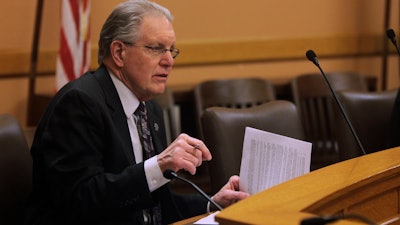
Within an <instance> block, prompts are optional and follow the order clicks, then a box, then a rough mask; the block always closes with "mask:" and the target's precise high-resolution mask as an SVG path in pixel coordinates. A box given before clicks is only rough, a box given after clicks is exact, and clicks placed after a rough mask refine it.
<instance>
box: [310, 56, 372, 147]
mask: <svg viewBox="0 0 400 225" xmlns="http://www.w3.org/2000/svg"><path fill="white" fill-rule="evenodd" d="M306 56H307V58H308V60H310V61H311V62H313V63H314V64H315V65H316V66H317V67H318V69H319V71H321V74H322V76H323V77H324V79H325V81H326V83H327V84H328V87H329V90H330V91H331V93H332V95H333V98H334V99H335V101H336V103H337V105H338V106H339V109H340V112H341V113H342V115H343V116H344V119H345V121H346V123H347V125H348V126H349V128H350V131H351V133H352V134H353V136H354V139H355V140H356V142H357V144H358V147H359V148H360V149H361V151H362V153H363V154H364V155H366V154H367V153H366V152H365V149H364V147H363V145H362V144H361V141H360V139H359V138H358V136H357V133H356V131H355V130H354V127H353V125H352V124H351V122H350V119H349V117H348V116H347V114H346V112H345V110H344V108H343V106H342V103H341V102H340V101H339V98H338V97H337V95H336V93H335V91H334V90H333V88H332V85H331V83H330V82H329V79H328V77H327V76H326V74H325V72H324V71H323V70H322V68H321V66H320V65H319V62H318V58H317V55H316V54H315V52H314V51H313V50H308V51H307V52H306Z"/></svg>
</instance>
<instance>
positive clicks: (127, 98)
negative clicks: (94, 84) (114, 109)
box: [108, 71, 139, 118]
mask: <svg viewBox="0 0 400 225" xmlns="http://www.w3.org/2000/svg"><path fill="white" fill-rule="evenodd" d="M108 72H109V73H110V76H111V80H112V82H113V83H114V86H115V88H116V89H117V92H118V95H119V98H120V100H121V103H122V107H123V108H124V112H125V115H126V118H130V117H132V115H133V113H134V112H135V111H136V109H137V107H138V106H139V100H138V99H137V97H136V96H135V95H134V94H133V93H132V91H131V90H129V88H128V87H127V86H126V85H125V84H124V83H122V81H120V80H119V79H118V78H117V77H116V76H115V75H114V74H113V73H112V72H110V71H108Z"/></svg>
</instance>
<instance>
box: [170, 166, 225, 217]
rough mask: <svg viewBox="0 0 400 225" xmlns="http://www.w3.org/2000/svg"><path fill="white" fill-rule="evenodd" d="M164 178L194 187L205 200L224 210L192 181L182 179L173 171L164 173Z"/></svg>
mask: <svg viewBox="0 0 400 225" xmlns="http://www.w3.org/2000/svg"><path fill="white" fill-rule="evenodd" d="M163 175H164V177H165V178H167V179H170V180H173V179H174V178H176V179H179V180H182V181H184V182H186V183H188V184H190V185H192V187H193V188H194V189H196V191H197V192H199V193H200V194H201V195H202V196H203V197H204V198H206V199H207V200H208V201H209V202H211V203H212V204H213V205H214V206H215V207H216V208H217V209H218V210H222V207H221V206H220V205H218V204H217V203H216V202H215V201H214V200H212V199H211V198H210V197H209V196H208V195H207V194H206V193H204V191H202V190H201V189H200V188H199V187H198V186H197V185H195V184H194V183H193V182H191V181H190V180H188V179H186V178H183V177H180V176H179V175H178V174H176V173H175V172H174V171H173V170H165V171H164V173H163Z"/></svg>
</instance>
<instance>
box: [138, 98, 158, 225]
mask: <svg viewBox="0 0 400 225" xmlns="http://www.w3.org/2000/svg"><path fill="white" fill-rule="evenodd" d="M135 114H136V115H137V116H138V122H137V126H138V130H139V135H140V137H141V141H142V148H143V158H144V159H145V160H146V159H148V158H151V157H153V156H154V155H155V151H154V146H153V141H152V139H151V134H150V129H149V126H148V123H147V111H146V106H145V105H144V103H143V102H140V104H139V107H138V108H137V110H136V112H135ZM150 210H151V216H150V217H151V219H150V220H151V221H149V222H150V223H151V224H153V225H162V219H161V207H160V205H159V204H157V205H156V206H154V207H153V208H152V209H150Z"/></svg>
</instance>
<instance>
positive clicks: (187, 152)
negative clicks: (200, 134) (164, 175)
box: [157, 134, 211, 175]
mask: <svg viewBox="0 0 400 225" xmlns="http://www.w3.org/2000/svg"><path fill="white" fill-rule="evenodd" d="M209 160H211V153H210V151H209V150H208V148H207V147H206V146H205V145H204V143H203V141H201V140H199V139H196V138H193V137H190V136H189V135H187V134H180V135H179V136H178V137H177V138H176V139H175V140H174V142H172V143H171V144H170V145H169V146H168V147H167V148H166V149H165V150H164V151H163V152H161V153H160V154H159V155H158V156H157V161H158V165H159V166H160V169H161V171H163V172H164V171H165V170H167V169H171V170H173V171H175V172H177V171H179V170H181V169H184V170H186V171H188V172H190V174H192V175H194V174H195V173H196V167H198V166H200V165H201V164H202V162H203V161H209Z"/></svg>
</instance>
